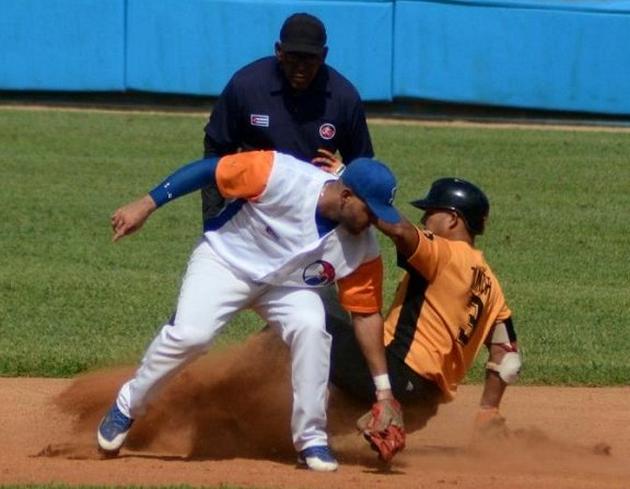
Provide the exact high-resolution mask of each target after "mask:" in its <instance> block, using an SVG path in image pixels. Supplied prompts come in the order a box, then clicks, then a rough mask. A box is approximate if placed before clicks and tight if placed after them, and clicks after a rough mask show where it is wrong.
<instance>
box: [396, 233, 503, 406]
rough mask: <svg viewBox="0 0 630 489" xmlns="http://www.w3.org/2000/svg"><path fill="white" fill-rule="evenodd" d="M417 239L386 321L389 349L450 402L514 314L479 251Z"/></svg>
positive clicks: (428, 238)
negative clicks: (498, 326) (495, 330)
mask: <svg viewBox="0 0 630 489" xmlns="http://www.w3.org/2000/svg"><path fill="white" fill-rule="evenodd" d="M418 233H419V237H420V240H419V244H418V248H417V249H416V251H415V252H414V254H413V255H412V256H411V257H410V258H409V259H408V260H407V262H406V263H405V265H404V268H405V269H406V270H407V273H406V274H405V276H404V277H403V279H402V281H401V282H400V284H399V285H398V290H397V291H396V296H395V299H394V303H393V304H392V307H391V309H390V311H389V314H388V315H387V319H386V321H385V344H386V345H387V349H388V350H389V351H390V352H391V353H393V354H394V355H395V356H397V357H398V358H400V359H403V360H404V361H405V363H406V364H407V365H408V366H409V367H410V368H412V369H413V370H414V371H415V372H416V373H418V374H419V375H421V376H422V377H424V378H426V379H429V380H432V381H433V382H435V383H436V384H437V385H438V386H439V387H440V389H441V390H442V393H443V397H444V400H445V401H450V400H452V399H453V398H454V396H455V391H456V390H457V385H458V384H459V382H460V381H461V380H462V379H463V377H464V375H465V374H466V372H467V371H468V369H469V368H470V366H471V364H472V362H473V360H474V358H475V356H476V355H477V353H478V352H479V350H480V348H481V346H482V345H483V344H484V343H485V341H486V339H487V336H488V333H489V332H490V330H491V329H492V326H493V325H494V324H495V323H496V322H498V321H503V320H505V319H508V318H509V317H510V316H511V311H510V309H509V308H508V306H507V304H506V303H505V298H504V296H503V291H502V290H501V286H500V285H499V283H498V281H497V279H496V277H495V276H494V274H493V272H492V270H491V269H490V267H489V266H488V264H487V263H486V261H485V259H484V257H483V253H482V252H481V251H479V250H477V249H475V248H473V247H472V246H470V245H469V244H468V243H465V242H464V241H451V240H447V239H444V238H440V237H439V236H435V235H434V234H433V233H431V232H429V231H421V230H418Z"/></svg>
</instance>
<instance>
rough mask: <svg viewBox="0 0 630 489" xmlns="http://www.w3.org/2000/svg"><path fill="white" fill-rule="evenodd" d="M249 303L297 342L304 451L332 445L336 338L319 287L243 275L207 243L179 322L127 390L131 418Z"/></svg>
mask: <svg viewBox="0 0 630 489" xmlns="http://www.w3.org/2000/svg"><path fill="white" fill-rule="evenodd" d="M261 259H264V258H261ZM246 308H251V309H254V310H255V311H256V312H257V313H258V314H259V315H260V316H261V317H262V318H263V319H264V320H266V321H267V322H268V323H269V324H270V325H271V326H272V327H273V328H274V329H276V331H278V332H279V333H280V335H281V337H282V339H283V340H284V341H285V343H287V344H288V345H289V348H290V351H291V368H292V375H291V381H292V385H293V412H292V417H291V430H292V433H293V444H294V446H295V448H296V450H297V451H301V450H303V449H305V448H309V447H312V446H317V445H326V444H327V435H326V396H327V386H328V374H329V368H330V346H331V337H330V335H329V334H328V333H327V332H326V329H325V312H324V307H323V305H322V301H321V299H320V297H319V295H318V293H317V289H301V288H294V287H279V286H275V285H269V284H260V283H255V282H252V281H251V280H249V279H247V278H244V277H241V276H237V275H235V274H234V273H233V272H232V271H231V270H230V269H229V267H228V266H227V265H226V264H225V263H224V262H223V260H221V259H220V258H219V257H217V256H216V255H215V253H214V252H213V251H212V249H211V248H210V246H209V245H208V243H207V242H206V241H205V240H202V241H200V243H199V244H198V245H197V247H196V248H195V250H194V251H193V253H192V255H191V257H190V260H189V262H188V269H187V271H186V274H185V276H184V280H183V283H182V287H181V290H180V295H179V301H178V304H177V312H176V314H175V318H174V320H173V324H166V325H165V326H164V327H163V328H162V329H161V331H160V333H159V334H158V335H157V336H156V337H155V339H154V340H153V342H152V343H151V345H150V346H149V348H148V349H147V351H146V353H145V354H144V357H143V359H142V362H141V364H140V367H139V368H138V370H137V371H136V373H135V376H134V377H133V378H132V379H131V380H129V381H128V382H127V383H126V384H125V385H123V387H122V388H121V390H120V392H119V394H118V398H117V403H118V407H119V409H120V410H121V411H122V412H123V413H124V414H125V415H127V416H130V417H136V416H139V415H141V414H142V413H143V412H144V409H145V408H146V404H147V402H148V401H149V400H150V399H151V396H152V395H153V394H154V393H155V392H156V391H157V389H158V388H159V387H160V386H161V385H163V383H164V382H165V381H166V380H167V379H168V378H169V377H170V376H172V375H173V374H175V373H176V372H178V371H179V370H180V369H181V368H182V367H183V366H184V365H186V364H187V363H188V362H190V361H191V360H193V359H195V358H196V357H198V356H199V355H201V354H203V353H204V352H206V351H207V350H208V348H209V346H210V344H211V342H212V340H213V338H214V337H215V335H216V334H217V333H218V332H219V331H220V330H221V329H222V328H223V327H224V326H225V325H226V324H227V323H228V322H229V321H230V319H231V318H232V316H233V315H234V314H235V313H237V312H238V311H241V310H243V309H246Z"/></svg>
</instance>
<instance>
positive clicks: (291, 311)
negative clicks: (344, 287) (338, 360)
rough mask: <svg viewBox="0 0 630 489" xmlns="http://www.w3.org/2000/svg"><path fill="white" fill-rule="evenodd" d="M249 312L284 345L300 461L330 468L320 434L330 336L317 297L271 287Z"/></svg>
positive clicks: (307, 292) (324, 438) (323, 423)
mask: <svg viewBox="0 0 630 489" xmlns="http://www.w3.org/2000/svg"><path fill="white" fill-rule="evenodd" d="M255 309H256V311H257V312H258V313H259V314H260V315H261V316H262V317H263V318H264V319H266V320H267V321H268V323H269V325H270V326H271V327H272V328H274V329H275V330H277V331H278V332H279V334H280V335H281V337H282V339H283V340H284V341H285V343H287V345H289V349H290V353H291V384H292V387H293V410H292V416H291V431H292V433H293V445H294V446H295V449H296V450H297V452H298V453H299V454H300V460H301V461H303V462H304V463H306V464H307V465H308V466H309V467H310V468H311V469H314V470H321V471H330V470H335V469H336V468H337V462H336V460H335V459H334V457H333V456H332V454H331V453H330V451H329V448H328V435H327V433H326V403H327V386H328V373H329V368H330V335H329V334H328V333H327V332H326V330H325V328H324V308H323V305H322V302H321V299H320V298H319V295H318V294H317V292H316V291H314V290H311V289H298V288H290V287H274V288H272V289H270V290H269V291H268V292H267V293H266V294H264V295H263V296H261V297H260V298H259V299H258V301H257V303H256V305H255Z"/></svg>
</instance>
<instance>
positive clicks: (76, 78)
mask: <svg viewBox="0 0 630 489" xmlns="http://www.w3.org/2000/svg"><path fill="white" fill-rule="evenodd" d="M124 59H125V0H0V89H4V90H124V89H125V66H124V63H123V60H124Z"/></svg>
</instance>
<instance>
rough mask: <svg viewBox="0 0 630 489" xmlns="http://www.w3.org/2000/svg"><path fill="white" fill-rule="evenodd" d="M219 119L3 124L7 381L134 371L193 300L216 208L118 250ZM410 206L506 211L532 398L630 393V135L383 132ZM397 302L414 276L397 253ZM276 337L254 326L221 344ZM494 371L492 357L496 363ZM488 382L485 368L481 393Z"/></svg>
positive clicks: (505, 277)
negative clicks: (189, 276)
mask: <svg viewBox="0 0 630 489" xmlns="http://www.w3.org/2000/svg"><path fill="white" fill-rule="evenodd" d="M204 124H205V117H204V116H194V117H191V116H185V115H149V114H130V113H129V114H116V113H95V112H66V111H42V112H29V111H19V110H7V109H3V110H0V170H1V176H2V217H3V219H2V222H1V223H0V231H1V232H0V258H1V263H2V267H1V268H0V375H5V376H15V375H33V376H35V375H37V376H70V375H73V374H76V373H78V372H82V371H84V370H86V369H92V368H96V367H100V366H104V365H111V364H118V363H122V362H126V363H128V362H131V363H135V362H136V361H137V360H138V359H139V356H140V355H141V354H142V352H143V351H144V349H145V347H146V345H147V343H148V342H149V341H150V340H151V338H152V337H153V335H154V334H155V332H156V330H157V329H158V328H159V327H160V325H161V324H162V322H163V321H164V320H165V319H166V318H168V316H169V315H170V313H171V311H172V309H173V306H174V304H175V301H176V298H177V291H178V288H179V281H180V277H181V274H182V272H183V270H184V268H185V265H186V260H187V257H188V254H189V252H190V250H191V249H192V246H193V245H194V243H195V241H196V239H197V237H198V235H199V232H200V224H201V223H200V211H199V206H200V203H199V197H198V196H197V195H191V196H188V197H186V198H184V199H180V200H179V201H177V202H175V203H173V204H169V206H167V207H165V208H164V209H162V210H160V212H159V213H158V214H156V215H155V216H153V218H152V219H151V220H150V221H149V222H148V223H147V225H146V226H145V228H144V229H143V230H142V232H140V233H138V234H136V235H135V236H133V237H131V238H127V239H125V240H123V241H122V242H120V243H118V244H116V245H114V244H112V243H111V242H110V229H109V216H110V215H111V213H112V211H113V210H114V209H115V208H116V207H117V206H119V205H121V204H123V203H125V202H127V201H128V200H130V199H133V198H135V197H138V196H140V195H142V194H143V193H145V192H146V191H147V190H148V189H149V188H151V187H152V186H153V185H154V184H155V183H157V182H158V181H160V180H161V178H162V177H164V176H165V175H166V174H168V173H169V172H170V171H171V170H173V169H174V168H176V167H178V166H179V165H180V164H182V163H185V162H187V161H190V160H192V159H196V158H198V157H199V155H200V154H201V146H202V145H201V141H202V135H203V133H202V130H203V126H204ZM370 129H371V131H372V135H373V139H374V145H375V148H376V150H377V154H378V156H379V158H381V159H382V160H384V161H386V162H388V163H389V164H390V165H391V166H392V167H393V169H394V170H395V172H396V173H397V175H398V178H399V182H400V183H399V192H398V196H397V202H398V204H399V207H400V208H401V209H402V211H403V212H404V213H405V214H407V215H408V216H409V217H411V218H413V219H417V218H419V213H418V212H417V210H415V209H413V208H412V207H411V206H409V205H408V204H407V202H408V201H409V200H411V199H413V198H417V197H419V196H421V195H423V194H424V193H425V192H426V190H427V188H428V186H429V184H430V183H431V181H432V180H434V179H435V178H437V177H440V176H447V175H454V176H460V177H464V178H467V179H469V180H472V181H474V182H476V183H478V184H479V185H480V186H482V187H483V188H484V189H485V190H486V192H487V193H488V195H489V196H490V198H491V204H492V210H491V218H490V222H489V227H488V230H487V234H486V235H484V236H483V237H482V238H481V239H480V240H479V242H478V244H479V245H480V246H481V247H482V248H483V249H484V250H485V254H486V257H487V258H488V260H489V262H490V263H491V264H492V265H493V268H494V269H495V272H496V274H497V275H498V277H499V279H500V280H501V282H502V284H503V288H504V291H505V293H506V296H507V298H508V301H509V304H510V307H511V308H512V310H513V313H514V319H515V325H516V327H517V330H518V333H519V339H520V341H521V343H522V346H523V349H524V351H525V361H526V366H525V369H524V374H523V378H522V380H523V382H525V383H552V384H580V385H585V384H586V385H608V384H623V383H628V379H630V363H629V362H628V361H627V353H626V348H627V346H628V345H630V327H629V326H630V312H629V311H630V284H629V281H628V277H630V262H629V261H628V260H627V259H626V256H625V255H626V251H627V250H628V244H627V235H628V232H627V229H628V224H627V222H626V219H627V216H628V215H630V199H629V198H628V194H629V192H630V165H629V164H628V157H627V155H628V154H630V137H629V136H628V134H624V133H611V132H582V131H580V132H577V131H540V130H507V129H490V128H446V127H445V128H437V127H431V128H429V127H422V126H402V125H400V126H393V125H374V124H373V125H371V127H370ZM382 244H383V248H384V256H385V263H386V268H387V270H386V289H385V295H386V304H388V303H389V301H390V299H391V297H392V295H393V289H394V287H395V285H396V279H397V278H398V277H399V275H400V272H399V270H397V269H396V267H395V266H394V253H393V249H392V246H391V245H390V243H389V242H388V241H386V240H385V239H383V240H382ZM260 325H261V322H260V321H259V320H258V319H257V318H256V317H255V316H253V315H252V314H249V313H247V314H243V315H241V316H239V318H238V319H237V320H236V321H235V322H234V324H232V325H231V326H230V327H228V328H227V330H226V332H225V333H224V334H223V335H222V336H221V338H219V341H218V344H219V345H223V344H226V343H230V342H234V341H240V340H242V339H243V338H244V337H245V336H246V335H247V334H249V333H250V332H252V331H254V330H256V329H258V328H259V327H260ZM484 356H485V355H484ZM480 376H481V372H480V366H479V364H478V365H477V367H476V368H475V369H474V371H473V372H472V373H471V376H470V380H471V381H475V380H478V379H479V378H480Z"/></svg>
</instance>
